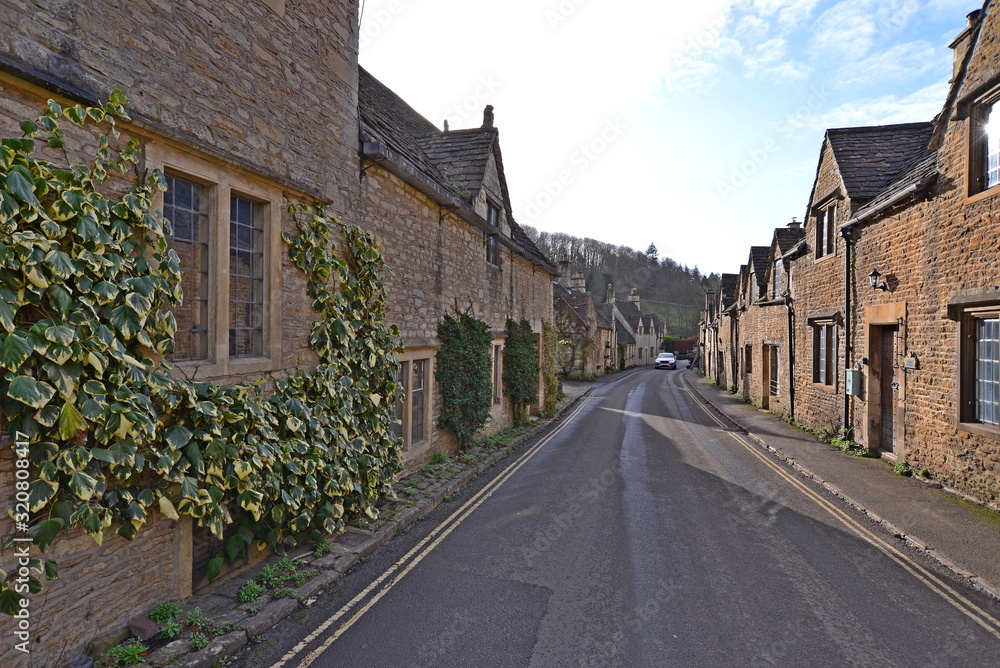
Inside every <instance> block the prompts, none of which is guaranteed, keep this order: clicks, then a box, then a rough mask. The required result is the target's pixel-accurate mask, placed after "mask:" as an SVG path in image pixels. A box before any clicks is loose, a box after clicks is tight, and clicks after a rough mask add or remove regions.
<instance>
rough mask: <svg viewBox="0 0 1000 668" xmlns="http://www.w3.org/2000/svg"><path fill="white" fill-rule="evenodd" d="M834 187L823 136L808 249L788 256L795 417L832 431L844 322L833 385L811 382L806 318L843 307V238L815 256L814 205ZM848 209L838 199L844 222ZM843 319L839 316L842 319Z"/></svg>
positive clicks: (839, 406) (838, 185)
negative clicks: (790, 258)
mask: <svg viewBox="0 0 1000 668" xmlns="http://www.w3.org/2000/svg"><path fill="white" fill-rule="evenodd" d="M837 189H840V191H841V192H842V193H843V192H844V191H845V188H844V186H843V181H842V179H841V176H840V172H839V170H838V169H837V164H836V161H835V159H834V155H833V150H832V148H831V147H830V144H829V142H828V141H825V140H824V143H823V148H822V155H821V157H820V164H819V169H818V172H817V176H816V184H815V186H814V187H813V196H812V199H811V200H810V201H809V215H808V217H807V218H806V221H805V225H804V229H805V232H806V237H805V238H806V244H807V245H808V249H809V250H808V252H807V253H806V254H805V255H803V256H802V257H800V258H798V259H797V260H795V261H793V262H792V269H791V286H792V288H791V289H792V294H793V300H794V301H793V305H794V309H795V323H796V327H795V342H794V347H795V368H794V374H795V378H794V383H795V389H796V391H795V418H796V420H797V421H798V422H800V423H801V424H803V425H805V426H807V427H812V428H814V429H822V430H826V431H827V432H828V433H829V434H831V435H836V434H837V433H838V432H839V430H840V428H841V427H842V426H843V413H844V410H843V409H844V399H843V389H844V385H843V383H844V374H843V367H844V364H843V357H844V345H845V341H844V328H843V326H842V324H841V325H838V327H837V334H838V336H837V341H838V348H837V361H836V363H835V365H834V369H836V373H837V381H836V383H835V384H833V385H822V384H819V383H814V382H813V329H812V327H811V326H810V324H809V319H810V318H815V317H817V316H820V315H827V314H831V313H839V314H840V316H841V318H842V317H843V313H844V240H843V239H841V238H840V236H839V235H837V236H836V237H835V245H834V252H833V253H830V254H827V255H824V256H823V257H820V258H817V257H816V252H815V250H816V249H815V246H816V225H817V217H816V213H815V212H814V211H813V206H814V205H816V204H818V203H820V202H821V201H822V200H824V199H825V198H827V197H828V196H829V195H830V194H831V193H833V192H835V191H836V190H837ZM851 212H852V203H851V201H850V199H849V198H846V197H845V198H843V199H840V200H838V201H837V220H838V223H843V222H847V220H849V219H850V217H851ZM841 323H842V321H841Z"/></svg>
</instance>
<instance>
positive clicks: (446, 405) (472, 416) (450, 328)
mask: <svg viewBox="0 0 1000 668" xmlns="http://www.w3.org/2000/svg"><path fill="white" fill-rule="evenodd" d="M437 333H438V339H439V340H440V341H441V345H440V347H439V348H438V352H437V361H436V365H435V370H434V378H435V380H436V381H437V383H438V387H439V388H440V389H441V403H442V406H441V415H440V416H439V417H438V426H439V427H441V428H442V429H444V430H445V431H449V432H451V433H452V434H454V435H455V438H456V439H457V440H458V447H459V448H460V449H462V450H466V449H468V448H469V447H470V446H471V445H472V443H473V439H475V437H476V434H477V433H478V432H479V431H480V430H481V429H482V428H483V425H485V424H486V421H487V420H488V419H489V417H490V409H491V408H492V407H493V378H492V368H493V367H492V360H491V359H490V357H491V346H492V343H493V334H492V333H491V332H490V328H489V326H488V325H487V324H486V323H485V322H483V321H482V320H479V319H477V318H476V317H475V316H474V315H473V314H472V313H471V307H470V308H469V310H467V311H465V312H461V311H459V310H458V309H456V310H455V315H454V316H452V315H450V314H445V316H444V320H442V321H441V322H440V323H438V329H437Z"/></svg>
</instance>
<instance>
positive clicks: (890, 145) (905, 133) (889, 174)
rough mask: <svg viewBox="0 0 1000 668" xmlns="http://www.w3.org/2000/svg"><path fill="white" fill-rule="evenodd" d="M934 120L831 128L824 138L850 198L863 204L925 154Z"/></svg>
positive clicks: (927, 151) (927, 150) (927, 149)
mask: <svg viewBox="0 0 1000 668" xmlns="http://www.w3.org/2000/svg"><path fill="white" fill-rule="evenodd" d="M933 132H934V124H933V123H931V122H927V123H904V124H900V125H878V126H871V127H859V128H832V129H830V130H827V131H826V138H827V140H828V141H829V144H830V148H831V149H832V150H833V155H834V159H835V160H836V162H837V168H838V169H839V170H840V176H841V178H842V179H843V181H844V187H845V188H846V189H847V196H848V197H850V198H851V201H852V202H855V203H858V204H862V203H864V202H866V201H868V200H870V199H872V198H873V197H875V196H876V195H878V194H879V193H880V192H881V191H882V190H883V189H885V188H886V187H887V186H888V185H889V184H890V183H892V182H893V181H894V180H895V179H896V178H897V177H898V176H899V175H900V174H901V173H902V172H903V171H905V170H907V169H909V168H910V167H912V166H913V164H914V163H916V162H919V161H920V160H922V159H923V158H925V157H927V155H928V153H929V151H930V149H929V148H928V147H929V144H930V139H931V135H932V133H933Z"/></svg>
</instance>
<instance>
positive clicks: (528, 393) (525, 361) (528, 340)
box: [503, 319, 539, 424]
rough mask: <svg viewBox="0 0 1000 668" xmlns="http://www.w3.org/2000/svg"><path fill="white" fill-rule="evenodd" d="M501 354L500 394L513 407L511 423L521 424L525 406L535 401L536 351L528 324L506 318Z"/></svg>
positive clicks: (536, 386)
mask: <svg viewBox="0 0 1000 668" xmlns="http://www.w3.org/2000/svg"><path fill="white" fill-rule="evenodd" d="M505 330H506V333H507V341H506V343H505V345H504V351H503V384H504V394H505V395H506V396H508V397H510V400H511V404H512V405H513V406H514V422H515V424H521V423H523V422H524V420H525V418H526V417H527V415H526V408H527V405H528V404H533V403H535V402H537V401H538V371H539V369H538V349H537V348H536V347H535V333H534V332H533V331H532V330H531V323H529V322H528V321H527V320H524V319H522V320H521V322H514V321H513V320H510V319H508V320H507V323H506V325H505Z"/></svg>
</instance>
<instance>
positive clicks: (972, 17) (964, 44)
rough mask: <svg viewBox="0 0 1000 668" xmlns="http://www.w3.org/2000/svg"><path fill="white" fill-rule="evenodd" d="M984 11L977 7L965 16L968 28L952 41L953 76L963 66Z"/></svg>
mask: <svg viewBox="0 0 1000 668" xmlns="http://www.w3.org/2000/svg"><path fill="white" fill-rule="evenodd" d="M982 13H983V10H981V9H977V10H976V11H974V12H970V13H969V14H968V15H967V16H966V17H965V22H966V28H965V30H963V31H962V34H960V35H959V36H958V37H956V38H955V41H954V42H952V43H951V46H950V48H951V49H952V50H953V51H954V52H955V63H954V65H953V66H952V71H951V76H952V77H954V76H955V75H957V74H958V70H959V69H960V68H961V67H962V62H963V61H964V60H965V54H966V53H968V51H969V45H970V44H971V43H972V31H973V29H974V28H975V27H976V24H978V23H979V19H980V17H981V15H982Z"/></svg>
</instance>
